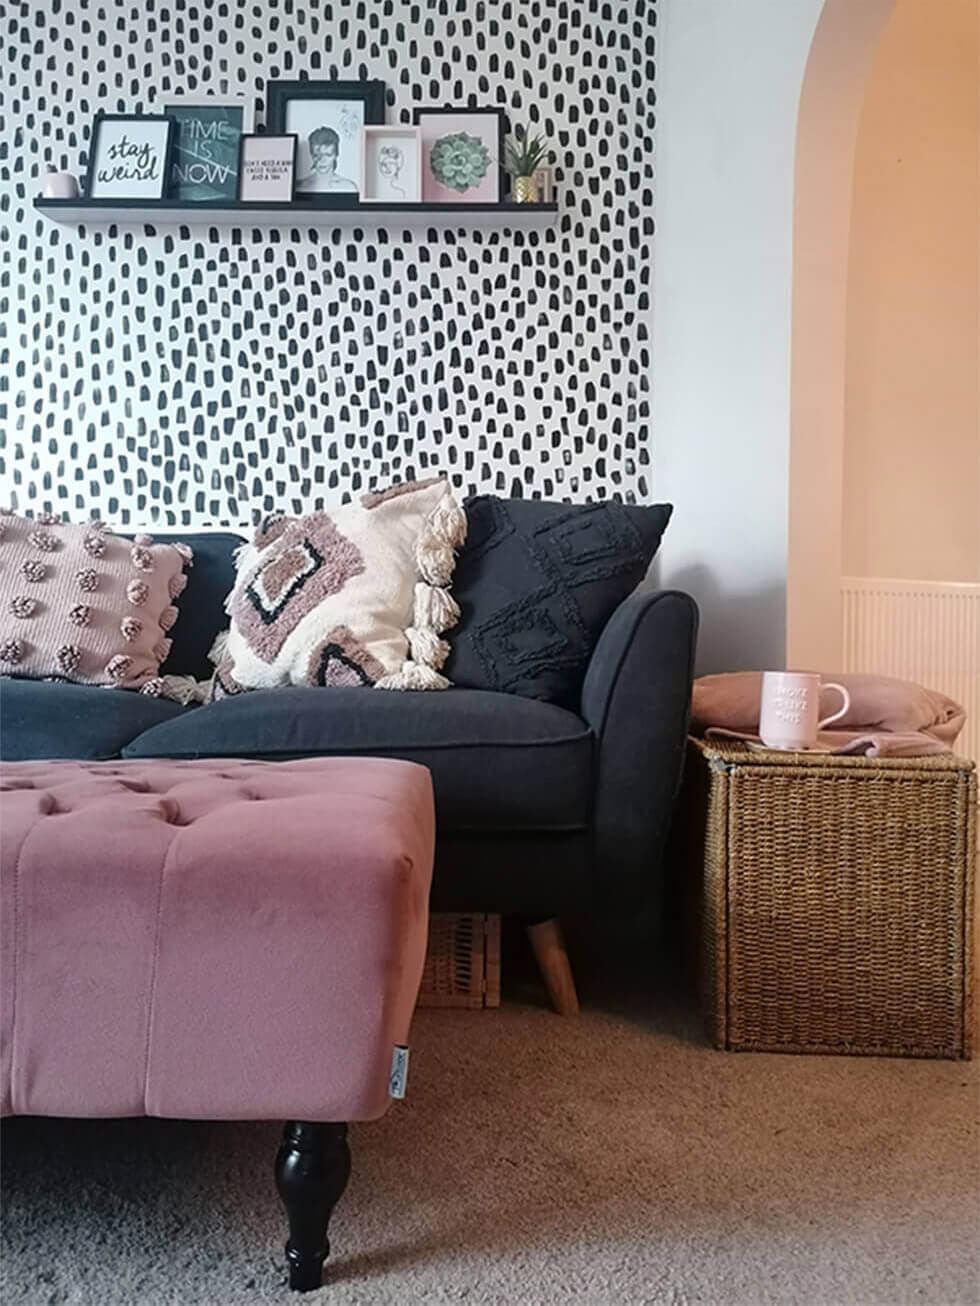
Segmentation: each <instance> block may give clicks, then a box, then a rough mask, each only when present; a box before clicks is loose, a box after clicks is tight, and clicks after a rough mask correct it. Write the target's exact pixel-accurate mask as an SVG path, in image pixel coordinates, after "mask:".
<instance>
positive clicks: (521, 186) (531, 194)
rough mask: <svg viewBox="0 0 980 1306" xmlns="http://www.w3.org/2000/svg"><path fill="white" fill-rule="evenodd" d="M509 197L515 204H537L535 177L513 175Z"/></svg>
mask: <svg viewBox="0 0 980 1306" xmlns="http://www.w3.org/2000/svg"><path fill="white" fill-rule="evenodd" d="M511 198H512V199H513V201H514V203H515V204H537V202H538V183H537V178H535V177H515V178H514V184H513V186H512V187H511Z"/></svg>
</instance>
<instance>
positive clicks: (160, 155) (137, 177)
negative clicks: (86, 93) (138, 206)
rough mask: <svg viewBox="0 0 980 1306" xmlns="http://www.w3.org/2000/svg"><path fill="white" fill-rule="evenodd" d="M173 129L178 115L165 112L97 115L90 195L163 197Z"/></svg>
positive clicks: (91, 197) (87, 190) (88, 175)
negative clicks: (174, 116)
mask: <svg viewBox="0 0 980 1306" xmlns="http://www.w3.org/2000/svg"><path fill="white" fill-rule="evenodd" d="M174 127H175V123H174V120H173V118H169V117H167V116H166V115H165V114H151V115H142V114H136V113H100V114H98V115H97V116H96V119H95V122H94V123H93V125H92V140H91V143H90V145H89V152H88V159H89V162H88V172H87V173H86V175H85V198H86V199H89V200H161V199H163V197H164V194H165V193H166V186H167V178H168V177H169V175H170V157H171V151H172V146H173V136H174Z"/></svg>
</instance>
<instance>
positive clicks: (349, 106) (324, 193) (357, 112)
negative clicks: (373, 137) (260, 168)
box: [266, 81, 385, 207]
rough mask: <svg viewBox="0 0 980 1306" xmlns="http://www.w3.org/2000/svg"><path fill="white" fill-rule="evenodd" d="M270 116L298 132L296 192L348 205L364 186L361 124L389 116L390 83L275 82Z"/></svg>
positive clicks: (281, 128)
mask: <svg viewBox="0 0 980 1306" xmlns="http://www.w3.org/2000/svg"><path fill="white" fill-rule="evenodd" d="M266 120H267V130H268V131H270V132H288V133H290V134H291V135H295V136H296V141H297V143H296V198H297V199H298V200H310V201H311V202H312V203H314V204H318V205H321V206H323V207H330V206H331V205H341V206H346V205H349V204H350V202H351V200H352V199H356V196H357V195H358V193H359V188H360V179H361V169H362V159H361V150H362V135H361V128H362V127H365V126H369V125H379V124H381V123H383V122H384V120H385V84H384V82H336V81H333V82H308V81H307V82H270V83H269V86H268V106H267V113H266Z"/></svg>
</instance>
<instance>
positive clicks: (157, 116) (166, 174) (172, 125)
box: [82, 110, 177, 204]
mask: <svg viewBox="0 0 980 1306" xmlns="http://www.w3.org/2000/svg"><path fill="white" fill-rule="evenodd" d="M108 122H134V123H137V122H138V123H146V122H151V123H157V124H164V123H165V124H166V131H167V135H166V139H165V142H164V147H163V160H162V167H161V172H160V189H159V193H158V194H157V195H124V194H121V195H96V194H95V193H94V187H95V180H96V178H95V171H96V166H97V164H98V158H99V138H100V136H101V133H102V128H103V126H104V125H105V124H106V123H108ZM176 131H177V120H176V118H173V117H172V116H171V115H170V114H167V113H103V112H101V110H100V112H98V113H97V114H96V115H95V118H94V120H93V122H92V134H91V136H90V138H89V147H88V165H87V167H86V169H85V188H84V190H83V192H82V194H83V198H85V199H86V200H112V199H136V200H142V201H143V202H144V203H147V204H154V203H159V202H160V201H161V200H163V199H166V196H167V188H168V186H169V184H170V172H171V169H172V167H173V154H174V139H175V135H176Z"/></svg>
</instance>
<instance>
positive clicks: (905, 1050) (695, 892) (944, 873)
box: [687, 740, 976, 1057]
mask: <svg viewBox="0 0 980 1306" xmlns="http://www.w3.org/2000/svg"><path fill="white" fill-rule="evenodd" d="M687 798H688V802H689V808H688V813H689V818H690V829H691V830H692V831H693V832H694V835H695V842H694V845H693V848H694V858H693V864H692V865H691V866H689V867H688V872H687V873H688V875H690V877H691V879H690V880H689V882H688V888H689V891H690V899H689V901H690V904H691V906H692V908H693V912H692V916H693V920H694V922H695V925H696V938H697V941H698V953H699V962H700V966H699V969H700V987H701V996H702V1001H703V1005H704V1012H705V1017H706V1023H707V1027H708V1033H709V1036H710V1037H711V1038H712V1040H713V1041H714V1043H715V1044H716V1046H717V1047H720V1048H725V1049H728V1050H732V1051H737V1050H744V1051H757V1052H825V1053H845V1052H846V1053H863V1054H866V1055H878V1056H884V1055H889V1056H915V1057H969V1056H970V1055H971V1051H972V1045H973V1038H972V1035H973V1013H972V996H973V994H972V985H973V975H974V966H973V960H974V959H973V951H972V949H973V936H974V929H973V927H974V920H973V910H974V874H975V868H976V776H975V774H974V767H973V763H972V762H967V761H964V760H963V759H961V758H955V757H950V756H946V757H933V758H916V759H908V760H906V759H903V760H887V761H886V760H872V759H866V758H850V757H836V756H828V755H826V754H800V753H793V754H789V753H779V752H769V751H766V752H753V751H749V750H747V749H745V748H743V747H741V746H735V747H731V746H728V745H725V746H718V745H714V744H705V743H703V742H702V741H695V740H692V741H691V756H690V759H689V767H688V777H687Z"/></svg>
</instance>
